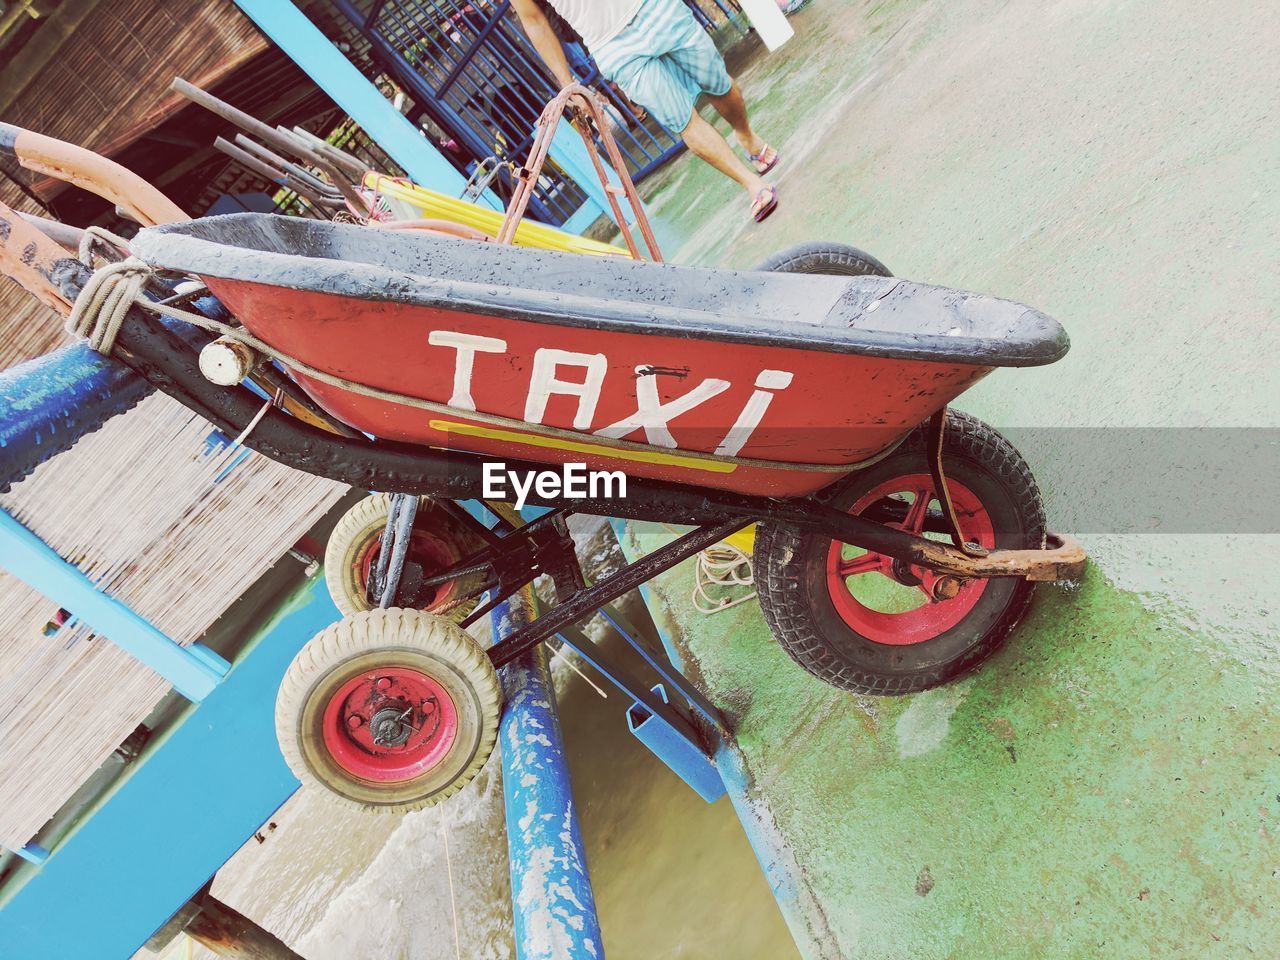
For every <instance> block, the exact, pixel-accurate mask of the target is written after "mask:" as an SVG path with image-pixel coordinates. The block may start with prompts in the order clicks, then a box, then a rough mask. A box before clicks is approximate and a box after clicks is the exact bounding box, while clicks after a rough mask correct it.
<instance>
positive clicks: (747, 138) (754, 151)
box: [709, 80, 765, 157]
mask: <svg viewBox="0 0 1280 960" xmlns="http://www.w3.org/2000/svg"><path fill="white" fill-rule="evenodd" d="M709 99H710V100H711V105H712V106H713V107H715V108H716V113H718V114H720V116H722V117H724V119H725V122H726V123H727V124H729V126H731V127H733V135H734V136H735V137H737V139H738V143H740V144H742V147H743V149H744V150H746V151H747V153H748V154H750V155H751V156H753V157H754V156H759V155H760V152H761V151H762V150H764V146H765V143H764V138H763V137H761V136H760V135H759V134H758V133H756V132H755V131H754V130H752V129H751V120H750V118H749V117H748V116H747V102H746V101H745V100H743V99H742V89H741V88H740V87H739V86H738V82H737V81H736V80H734V81H733V82H732V84H731V85H730V87H729V92H728V93H725V94H722V95H721V96H718V97H709Z"/></svg>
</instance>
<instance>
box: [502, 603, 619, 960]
mask: <svg viewBox="0 0 1280 960" xmlns="http://www.w3.org/2000/svg"><path fill="white" fill-rule="evenodd" d="M532 603H533V601H532V597H531V594H530V593H529V591H528V588H526V589H525V590H524V591H522V592H521V593H518V594H516V595H515V596H514V597H512V598H511V599H510V600H508V601H506V602H504V603H502V604H499V605H498V606H497V607H495V608H494V611H493V614H492V619H493V626H494V640H495V642H497V641H498V640H500V639H502V638H503V637H506V636H509V635H510V634H511V633H512V632H513V631H514V630H516V629H517V628H518V627H520V626H522V625H523V624H525V623H527V622H529V620H530V619H531V611H532ZM500 676H501V678H502V688H503V693H504V695H505V701H506V707H505V710H504V711H503V714H502V725H501V726H500V728H499V731H498V738H499V741H500V743H501V746H502V791H503V794H504V796H505V798H506V811H507V848H508V855H509V859H510V864H511V903H512V909H513V913H514V915H515V934H516V956H517V957H518V958H519V960H602V958H603V957H604V945H603V942H602V941H601V938H600V920H599V918H598V917H597V916H596V902H595V896H594V894H593V893H592V892H591V876H590V874H589V873H588V872H587V858H586V851H585V850H584V849H583V846H582V831H581V830H580V828H579V826H578V815H577V812H576V811H575V809H574V806H573V790H572V788H571V786H570V784H569V765H568V761H567V759H566V757H565V752H564V738H563V737H562V736H561V734H560V718H559V716H558V715H557V713H556V696H555V690H554V688H553V687H552V685H551V671H550V670H548V669H547V656H546V650H545V648H544V647H541V646H539V647H537V648H536V649H534V650H533V651H531V652H530V653H528V654H526V655H524V656H523V657H520V658H518V659H516V660H514V661H512V662H511V663H510V664H508V665H507V666H505V667H503V668H502V670H501V671H500Z"/></svg>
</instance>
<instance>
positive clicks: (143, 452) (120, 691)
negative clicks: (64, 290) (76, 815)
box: [0, 337, 346, 847]
mask: <svg viewBox="0 0 1280 960" xmlns="http://www.w3.org/2000/svg"><path fill="white" fill-rule="evenodd" d="M4 339H6V340H7V337H4ZM211 432H212V431H211V428H210V427H209V425H208V424H207V423H206V422H205V421H203V420H201V419H200V418H198V417H196V416H194V415H192V414H191V413H190V412H189V411H187V410H186V409H185V408H183V407H182V406H180V405H179V404H178V403H176V402H175V401H173V400H171V399H169V398H168V397H164V396H159V395H157V396H153V397H150V398H148V399H147V400H145V401H143V402H142V403H141V404H140V405H139V406H138V407H137V408H136V409H135V410H133V411H131V412H130V413H128V414H126V415H124V416H122V417H117V418H116V419H114V420H112V421H110V422H109V423H107V425H106V426H105V427H103V429H102V430H100V431H98V432H97V433H94V434H90V435H89V436H88V437H86V438H84V439H83V440H81V441H80V443H78V444H77V445H76V446H75V447H74V448H73V449H72V450H71V451H69V452H68V453H65V454H63V455H62V456H60V457H56V458H54V459H53V460H50V461H49V462H47V463H45V464H43V465H42V466H41V467H40V468H39V469H38V470H36V472H35V473H34V474H32V476H30V477H29V478H27V479H26V480H24V481H23V482H22V483H20V484H16V485H15V486H14V487H13V488H12V490H11V491H10V492H9V493H7V494H3V495H0V507H3V508H4V509H5V510H7V511H9V512H10V513H11V514H13V515H14V516H15V517H16V518H17V519H19V520H20V521H21V522H22V523H24V524H25V525H26V526H27V527H29V528H30V529H31V530H33V531H35V532H36V533H37V534H38V535H39V536H40V537H41V538H43V539H44V540H45V542H47V543H49V544H50V545H51V546H52V547H54V549H56V550H57V551H58V552H59V553H60V554H61V555H62V556H63V557H65V558H67V559H68V560H70V561H72V562H74V563H75V564H76V566H77V567H79V568H80V569H81V570H82V571H84V572H85V573H86V574H88V575H89V576H90V578H92V579H93V580H94V581H95V582H96V583H98V584H99V585H100V586H101V587H102V588H103V589H105V590H106V591H107V592H108V593H110V594H111V595H113V596H115V597H117V598H119V599H120V600H122V601H124V602H125V603H127V604H129V605H130V606H131V607H132V608H133V609H135V610H136V611H138V612H139V613H140V614H142V616H144V617H146V618H147V619H148V620H150V621H151V622H152V623H154V624H155V625H156V626H157V627H159V628H160V629H161V630H163V631H165V632H166V633H167V634H169V636H171V637H173V638H174V639H175V640H177V641H179V642H180V643H183V644H187V643H190V642H192V641H193V640H196V639H198V638H199V637H200V636H202V635H203V634H204V632H205V631H206V630H207V629H208V628H209V626H210V625H212V624H213V622H214V621H215V620H216V619H217V618H218V617H219V616H220V615H221V614H222V612H223V611H224V610H225V609H226V608H227V607H228V606H229V605H230V604H231V603H232V602H233V601H234V600H235V599H236V598H237V597H239V596H240V595H241V594H242V593H243V592H244V591H245V590H246V589H247V588H248V587H249V586H250V585H251V584H253V583H254V582H255V581H256V580H257V579H258V578H260V577H261V576H262V575H263V574H264V573H265V572H266V571H267V569H268V568H269V567H271V566H272V564H274V563H275V562H276V561H277V560H278V559H279V558H280V557H281V556H283V555H284V554H285V552H286V551H287V550H288V548H289V547H290V546H292V545H293V543H295V542H296V541H297V539H298V538H299V537H300V536H301V535H302V534H303V533H305V532H306V531H307V530H308V529H309V528H310V527H311V526H312V525H313V524H314V523H315V522H316V521H317V520H318V519H319V518H320V517H321V516H322V515H323V514H324V513H325V511H327V510H328V509H329V507H331V506H332V505H333V504H334V503H335V502H336V501H337V500H338V498H339V497H341V496H342V494H343V493H344V492H345V489H346V488H345V487H343V486H342V485H340V484H337V483H333V482H331V481H328V480H323V479H320V478H317V477H312V476H310V475H307V474H302V473H298V472H297V471H294V470H291V469H290V468H288V467H283V466H280V465H279V464H276V463H274V462H273V461H270V460H268V459H266V458H264V457H260V456H258V455H257V454H253V453H251V452H247V451H245V450H244V449H243V448H239V449H234V450H233V449H229V448H228V447H227V446H226V445H225V444H220V443H218V442H217V441H214V442H210V439H209V438H210V434H211ZM56 609H57V605H56V604H55V603H53V602H52V601H49V600H46V599H44V598H42V597H39V596H38V595H36V594H34V592H33V591H31V590H30V589H28V588H27V587H26V586H25V585H23V584H22V583H20V582H18V581H17V580H16V579H15V578H14V577H12V576H10V575H8V574H0V842H3V843H4V844H5V845H6V846H9V847H13V846H22V845H23V844H24V843H26V842H27V841H28V840H30V839H31V837H32V836H33V835H34V834H35V833H36V832H37V831H38V830H39V829H40V828H41V827H42V826H43V825H44V824H45V823H46V822H47V821H48V819H49V818H50V817H51V816H52V815H53V814H54V813H55V812H56V811H57V809H58V808H59V807H60V806H61V805H62V804H63V803H65V802H66V800H67V799H68V798H69V797H70V796H71V794H72V793H73V792H74V791H75V790H76V788H77V787H78V786H79V785H80V784H81V783H83V782H84V781H85V780H86V779H87V778H88V777H89V775H90V774H91V773H92V772H93V771H94V770H96V769H97V768H98V767H99V766H100V765H101V764H102V763H103V761H104V760H106V759H107V758H108V757H109V756H110V754H111V752H112V751H113V750H114V749H115V747H116V746H118V745H119V744H120V743H121V742H122V741H123V740H124V739H125V738H126V737H127V736H128V735H129V734H130V733H131V732H132V731H133V729H134V728H135V727H136V726H137V725H138V723H139V722H141V720H142V719H143V718H144V717H145V716H146V715H147V714H148V713H149V712H150V710H151V709H152V708H153V707H154V705H155V704H156V703H157V702H158V701H159V699H160V698H161V697H162V696H163V695H164V694H165V693H166V692H167V690H168V685H167V684H166V683H165V682H164V681H163V680H161V679H160V678H159V677H157V676H156V675H155V674H154V673H152V671H151V670H150V669H148V668H147V667H145V666H143V665H142V664H140V663H138V662H137V661H135V660H134V659H132V658H131V657H129V656H128V655H126V654H123V653H122V652H121V651H120V650H119V649H118V648H116V647H115V646H114V645H113V644H111V643H110V642H109V641H107V640H105V639H101V638H96V637H94V636H92V635H91V634H89V633H88V631H87V630H85V629H83V628H76V627H74V626H72V627H63V628H61V629H59V630H58V631H57V632H56V633H55V634H54V635H53V636H51V637H46V636H45V635H44V633H43V632H42V628H43V626H44V625H45V623H46V622H47V621H48V620H49V619H50V618H51V616H52V615H53V613H54V612H55V611H56Z"/></svg>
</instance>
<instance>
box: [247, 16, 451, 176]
mask: <svg viewBox="0 0 1280 960" xmlns="http://www.w3.org/2000/svg"><path fill="white" fill-rule="evenodd" d="M236 5H237V6H238V7H239V8H240V9H241V10H243V11H244V12H245V13H246V14H247V15H248V16H249V18H250V19H251V20H253V22H254V23H256V24H257V25H258V28H259V29H260V30H262V32H263V33H265V34H266V35H267V36H268V37H269V38H270V39H271V40H272V42H274V43H275V44H276V46H278V47H279V48H280V49H281V50H283V51H284V52H285V54H286V55H288V57H289V59H291V60H292V61H293V62H294V63H296V64H297V65H298V66H299V67H301V68H302V69H303V70H304V71H305V72H306V74H307V75H308V76H309V77H311V79H312V80H313V81H315V83H316V85H317V86H318V87H320V89H321V90H323V91H324V92H325V93H327V94H328V95H329V96H330V97H332V98H333V101H334V103H336V104H337V105H338V106H339V107H341V108H342V109H343V110H345V111H346V113H347V115H348V116H349V117H351V119H352V120H354V121H355V122H356V123H358V124H359V125H360V127H361V128H362V129H363V130H364V132H365V133H367V134H368V135H369V136H370V137H372V138H373V139H374V140H375V141H377V143H378V146H380V147H381V148H382V149H383V150H385V151H386V152H387V154H388V155H389V156H390V157H391V158H392V159H393V160H395V162H396V163H398V164H400V166H401V167H402V168H403V169H404V171H405V173H407V174H408V175H409V178H410V179H412V180H413V181H414V182H415V183H417V184H419V185H420V186H423V187H430V188H431V189H433V190H439V191H442V192H445V193H449V194H451V195H453V196H458V195H459V194H461V193H462V190H463V187H464V186H466V178H465V177H463V176H462V174H460V173H459V172H458V171H457V170H455V169H454V167H453V165H452V164H451V163H449V161H448V160H446V159H445V158H444V156H443V155H442V154H441V153H440V151H439V150H437V149H436V148H435V146H434V145H432V143H431V142H430V141H428V140H427V138H426V137H424V136H423V135H422V133H421V131H419V130H418V128H417V127H415V126H414V125H413V124H412V123H410V122H409V119H408V118H407V117H405V116H404V114H402V113H401V112H400V111H399V110H397V109H396V108H395V107H394V106H393V105H392V104H391V102H390V101H389V100H387V98H386V97H384V96H383V95H382V93H381V92H380V91H379V90H378V88H377V87H376V86H374V85H373V84H372V83H371V82H370V81H369V80H367V79H366V78H365V76H364V74H362V73H361V72H360V71H359V70H357V69H356V68H355V66H354V65H353V64H352V63H351V61H350V60H348V59H347V58H346V57H345V56H343V54H342V52H341V51H340V50H339V49H338V48H337V47H335V46H334V45H333V44H332V43H330V42H329V38H328V37H326V36H325V35H324V34H323V33H321V32H320V29H319V28H318V27H317V26H316V25H315V24H314V23H312V22H311V21H310V20H309V19H307V16H306V15H305V14H304V13H303V12H302V11H301V10H299V9H298V8H297V7H296V6H295V5H294V4H292V3H290V2H289V0H236Z"/></svg>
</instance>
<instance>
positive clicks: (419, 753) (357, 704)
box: [322, 666, 458, 783]
mask: <svg viewBox="0 0 1280 960" xmlns="http://www.w3.org/2000/svg"><path fill="white" fill-rule="evenodd" d="M322 722H323V724H324V728H323V732H324V745H325V748H326V749H327V750H328V751H329V756H331V757H332V758H333V761H334V763H336V764H337V765H338V766H339V767H341V768H342V769H343V770H344V771H346V772H347V773H349V774H351V775H352V776H353V777H356V778H358V779H360V780H370V781H373V782H376V783H395V782H399V781H403V780H411V779H413V778H414V777H418V776H421V775H422V774H424V773H426V772H427V771H428V770H430V769H431V768H433V767H435V766H436V765H437V764H439V763H440V762H441V761H442V760H444V758H445V756H447V755H448V753H449V749H450V747H452V746H453V743H454V741H455V740H456V739H457V738H458V710H457V707H455V706H454V703H453V699H452V698H451V697H450V696H449V694H448V693H447V692H446V691H445V689H444V687H442V686H441V685H440V684H439V683H438V682H437V681H436V680H435V678H434V677H432V676H431V675H430V674H427V673H423V672H422V671H421V670H416V669H414V668H412V667H404V666H386V667H380V668H378V669H376V670H366V671H364V672H363V673H360V674H358V675H357V676H354V677H352V678H351V679H350V680H348V681H347V682H346V683H344V684H343V685H342V686H341V687H339V688H338V689H337V690H336V691H335V692H334V694H333V696H331V697H330V698H329V702H328V703H327V704H325V709H324V718H323V721H322Z"/></svg>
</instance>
